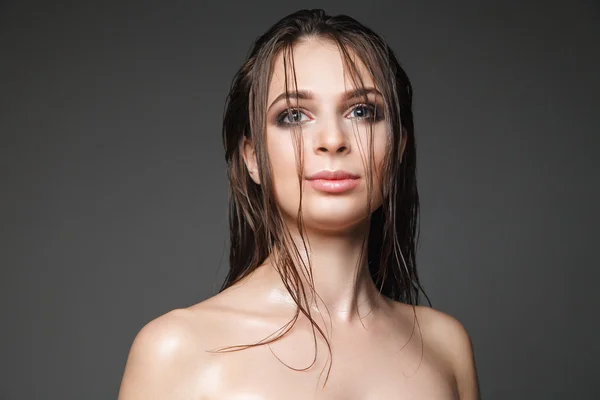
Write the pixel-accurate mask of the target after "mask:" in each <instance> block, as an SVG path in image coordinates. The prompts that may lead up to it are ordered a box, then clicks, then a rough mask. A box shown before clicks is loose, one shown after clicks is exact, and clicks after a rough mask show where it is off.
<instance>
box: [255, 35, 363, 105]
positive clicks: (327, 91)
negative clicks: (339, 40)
mask: <svg viewBox="0 0 600 400" xmlns="http://www.w3.org/2000/svg"><path fill="white" fill-rule="evenodd" d="M292 51H293V63H294V67H293V73H295V81H296V82H294V76H293V75H292V70H291V68H290V65H289V64H290V61H291V60H290V59H289V55H288V56H287V57H288V60H287V64H288V65H287V67H286V69H287V71H286V69H284V59H283V52H279V54H278V55H277V56H276V58H275V62H274V66H273V73H272V77H271V81H270V83H269V94H268V100H267V101H268V104H270V103H271V101H273V99H274V98H275V97H277V96H278V95H279V94H281V93H283V92H284V91H285V73H287V82H288V91H289V92H292V91H294V90H295V89H298V90H310V91H311V92H313V93H314V94H315V96H317V97H336V96H339V95H340V94H342V93H344V92H346V91H349V90H353V89H357V87H356V85H354V83H353V80H352V76H351V74H350V71H349V70H347V69H346V71H345V68H344V55H343V54H342V53H341V51H340V50H339V48H338V47H337V45H336V44H335V43H334V42H332V41H330V40H324V39H314V38H313V39H307V40H303V41H301V42H298V43H296V44H294V46H293V47H292ZM348 53H349V55H350V57H351V58H352V60H353V61H354V64H355V65H356V68H357V69H358V73H359V75H360V77H361V78H362V81H363V84H364V86H365V87H375V85H374V82H373V79H372V77H371V75H370V74H369V72H368V70H367V68H366V66H365V65H364V63H363V62H362V61H361V60H360V58H359V57H357V56H356V55H355V53H354V52H353V51H352V50H351V49H348ZM348 68H350V66H348ZM294 84H297V87H295V86H294ZM357 84H358V85H360V80H359V81H357Z"/></svg>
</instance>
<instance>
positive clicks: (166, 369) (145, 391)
mask: <svg viewBox="0 0 600 400" xmlns="http://www.w3.org/2000/svg"><path fill="white" fill-rule="evenodd" d="M201 309H202V307H195V308H188V309H176V310H173V311H170V312H168V313H166V314H164V315H162V316H160V317H158V318H156V319H154V320H152V321H150V322H148V323H147V324H146V325H145V326H144V327H143V328H142V329H141V330H140V331H139V333H138V334H137V335H136V337H135V339H134V341H133V344H132V345H131V349H130V351H129V356H128V358H127V363H126V366H125V372H124V374H123V379H122V382H121V388H120V392H119V400H134V399H148V398H153V399H163V398H164V399H180V398H181V399H184V398H185V399H189V398H192V397H197V393H198V388H197V377H198V373H201V369H202V368H205V367H206V365H207V364H208V361H209V354H208V353H207V352H206V351H205V350H206V347H207V346H208V343H209V342H210V341H211V337H213V336H214V335H215V332H214V329H213V328H212V327H211V324H210V321H209V320H210V317H209V313H206V312H202V311H201Z"/></svg>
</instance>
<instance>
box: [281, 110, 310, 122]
mask: <svg viewBox="0 0 600 400" xmlns="http://www.w3.org/2000/svg"><path fill="white" fill-rule="evenodd" d="M303 115H304V116H305V117H306V114H304V113H303V112H302V111H300V109H299V108H290V109H287V110H285V111H284V112H282V113H281V114H279V116H278V117H277V125H283V126H285V125H297V124H300V123H302V122H305V121H306V119H302V116H303ZM307 118H308V117H307Z"/></svg>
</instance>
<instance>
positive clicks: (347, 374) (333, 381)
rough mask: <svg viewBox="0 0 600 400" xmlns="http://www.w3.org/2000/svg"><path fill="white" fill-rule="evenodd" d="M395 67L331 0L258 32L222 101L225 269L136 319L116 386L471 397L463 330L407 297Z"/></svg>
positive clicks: (405, 127) (134, 393)
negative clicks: (179, 303)
mask: <svg viewBox="0 0 600 400" xmlns="http://www.w3.org/2000/svg"><path fill="white" fill-rule="evenodd" d="M411 103H412V89H411V86H410V82H409V80H408V77H407V76H406V74H405V73H404V71H403V70H402V68H401V67H400V65H399V63H398V61H397V60H396V58H395V56H394V54H393V53H392V51H391V50H390V49H389V47H388V46H387V45H386V44H385V43H384V41H383V40H382V39H381V38H380V37H379V36H378V35H376V34H375V33H374V32H372V31H371V30H370V29H368V28H366V27H365V26H363V25H361V24H360V23H358V22H357V21H355V20H354V19H351V18H349V17H347V16H336V17H330V16H328V15H326V14H325V13H324V12H323V11H321V10H310V11H308V10H303V11H299V12H296V13H294V14H291V15H289V16H287V17H285V18H284V19H282V20H281V21H279V22H278V23H277V24H275V25H274V26H273V27H272V28H271V29H269V31H267V32H266V33H265V34H264V35H263V36H261V37H260V38H258V40H257V41H256V43H255V45H254V48H253V50H252V52H251V54H250V56H249V58H248V60H247V61H246V62H245V64H244V65H243V66H242V68H241V69H240V70H239V72H238V74H237V75H236V76H235V78H234V81H233V84H232V87H231V91H230V93H229V96H228V102H227V109H226V112H225V116H224V126H223V137H224V143H225V147H226V159H227V164H228V176H229V180H230V229H231V232H230V241H231V248H230V271H229V275H228V276H227V279H226V282H225V284H224V285H223V288H222V290H221V292H220V293H219V294H217V295H216V296H214V297H212V298H210V299H208V300H206V301H204V302H201V303H199V304H197V305H194V306H192V307H189V308H186V309H179V310H174V311H171V312H169V313H167V314H165V315H163V316H161V317H159V318H157V319H155V320H153V321H151V322H150V323H148V324H147V325H146V326H145V327H144V328H143V329H142V330H141V331H140V333H139V334H138V335H137V337H136V339H135V340H134V343H133V345H132V348H131V351H130V354H129V358H128V361H127V365H126V368H125V373H124V376H123V381H122V384H121V391H120V395H119V399H121V400H132V399H150V398H152V399H169V400H174V399H205V398H206V399H311V398H319V399H405V398H412V399H458V398H460V399H477V398H478V388H477V377H476V372H475V366H474V361H473V356H472V350H471V344H470V340H469V337H468V335H467V333H466V332H465V330H464V328H463V326H462V325H461V324H460V323H459V322H458V321H457V320H455V319H454V318H452V317H450V316H448V315H446V314H443V313H441V312H438V311H435V310H433V309H431V308H429V307H423V306H418V305H417V304H418V302H419V292H420V291H421V286H420V284H419V279H418V276H417V271H416V269H415V243H416V233H417V216H418V193H417V187H416V179H415V166H416V158H415V157H416V149H415V141H414V128H413V120H412V111H411Z"/></svg>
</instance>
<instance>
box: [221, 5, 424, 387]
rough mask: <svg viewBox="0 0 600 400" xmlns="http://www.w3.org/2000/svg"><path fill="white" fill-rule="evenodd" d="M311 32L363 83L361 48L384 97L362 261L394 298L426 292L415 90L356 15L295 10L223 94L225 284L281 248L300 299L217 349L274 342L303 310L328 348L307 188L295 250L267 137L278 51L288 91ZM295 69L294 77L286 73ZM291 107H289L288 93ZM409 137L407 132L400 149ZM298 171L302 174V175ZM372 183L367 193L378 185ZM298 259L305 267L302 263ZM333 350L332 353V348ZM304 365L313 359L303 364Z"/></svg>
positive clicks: (279, 256) (281, 262)
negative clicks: (249, 154)
mask: <svg viewBox="0 0 600 400" xmlns="http://www.w3.org/2000/svg"><path fill="white" fill-rule="evenodd" d="M312 38H316V39H322V40H327V41H330V42H332V43H334V44H336V45H337V47H338V49H339V51H340V53H341V54H342V59H343V61H344V73H349V75H350V77H351V78H352V81H353V83H354V84H355V86H356V87H362V88H363V89H364V85H363V82H362V77H361V75H360V73H359V70H358V67H357V65H356V62H355V57H358V59H360V61H361V62H362V63H363V64H364V65H365V66H366V69H367V71H368V73H369V74H370V75H371V77H372V79H373V82H374V84H375V85H376V87H377V88H378V89H379V91H380V92H381V94H382V96H383V99H384V116H385V121H386V127H387V128H386V129H387V139H386V140H387V145H386V154H385V157H384V160H383V163H382V166H381V171H382V173H381V182H380V183H381V185H380V187H381V190H382V193H381V194H382V196H381V197H382V199H383V203H382V205H381V206H380V207H378V208H377V209H376V210H374V211H373V212H371V210H370V204H371V195H370V196H369V201H368V203H369V206H368V210H365V212H366V215H365V216H366V217H367V218H370V228H369V232H368V236H366V237H365V245H364V246H363V248H366V253H364V254H363V255H362V257H361V259H362V260H361V263H362V264H363V265H364V260H365V258H364V257H365V254H366V261H367V265H368V268H369V274H370V276H371V278H372V279H373V282H374V284H375V286H376V288H377V289H378V290H379V292H380V293H381V294H382V295H384V296H386V297H388V298H390V299H393V300H396V301H401V302H404V303H407V304H410V305H413V306H415V305H417V304H419V299H420V297H419V295H420V293H422V294H425V293H424V291H423V288H422V286H421V284H420V281H419V277H418V274H417V269H416V260H415V252H416V245H417V241H418V231H419V226H418V224H419V219H418V217H419V195H418V191H417V181H416V146H415V136H414V123H413V113H412V96H413V92H412V86H411V83H410V81H409V79H408V76H407V75H406V73H405V71H404V70H403V69H402V68H401V66H400V63H399V62H398V60H397V59H396V57H395V55H394V53H393V51H392V50H391V48H390V47H389V46H388V45H387V44H386V42H385V41H384V40H383V38H382V37H381V36H379V35H378V34H376V33H375V32H373V31H372V30H371V29H369V28H368V27H366V26H364V25H363V24H361V23H359V22H358V21H356V20H355V19H353V18H351V17H348V16H345V15H337V16H330V15H327V14H326V13H325V12H324V11H323V10H301V11H297V12H295V13H293V14H290V15H288V16H286V17H284V18H283V19H281V20H280V21H278V22H277V23H276V24H274V25H273V26H272V27H271V28H270V29H269V30H268V31H267V32H265V33H264V34H263V35H262V36H260V37H258V38H257V39H256V41H255V42H254V45H253V46H252V48H251V50H250V53H249V55H248V57H247V60H246V61H245V63H244V64H243V65H242V67H241V68H240V69H239V70H238V72H237V73H236V75H235V77H234V79H233V82H232V85H231V88H230V91H229V94H228V96H227V101H226V107H225V113H224V120H223V142H224V146H225V159H226V162H227V174H228V178H229V228H230V238H229V240H230V250H229V272H228V274H227V277H226V279H225V282H224V283H223V285H222V287H221V291H223V290H225V289H227V288H228V287H230V286H231V285H233V284H235V283H236V282H238V281H239V280H241V279H243V278H244V277H246V276H248V275H249V274H250V273H252V272H253V271H254V270H255V269H256V268H257V267H259V266H260V265H261V264H262V263H264V261H265V260H266V258H267V257H268V256H269V255H272V254H276V258H275V262H274V264H275V269H276V270H277V272H278V273H279V275H280V276H281V279H282V281H283V284H284V285H285V287H286V288H287V289H288V291H289V292H290V295H291V296H292V298H293V299H294V301H295V303H296V304H297V312H296V314H295V317H294V318H293V319H292V320H291V321H290V323H289V324H287V325H286V326H284V327H282V329H280V330H279V331H278V332H276V333H275V336H274V337H268V338H265V339H264V340H263V341H260V342H258V343H254V344H248V345H240V346H229V347H227V348H223V349H221V350H227V351H232V350H242V349H245V348H248V347H253V346H258V345H264V344H268V343H272V342H273V341H275V340H277V339H279V338H281V337H282V336H283V335H285V333H287V332H288V331H289V330H290V329H291V328H292V326H293V324H294V323H295V321H296V320H297V319H298V316H299V314H300V313H302V314H304V315H305V316H306V317H307V318H308V319H309V320H310V322H311V323H312V327H313V333H315V329H316V331H318V332H319V334H320V335H321V336H322V337H323V338H324V339H325V341H326V342H327V345H328V347H329V342H328V340H327V337H326V335H325V334H324V333H323V331H322V330H321V329H320V327H319V326H318V325H317V324H316V323H315V321H314V320H313V318H312V317H311V314H310V312H309V310H308V307H309V304H308V300H307V291H308V292H309V294H312V295H315V296H318V294H317V293H315V291H314V287H313V285H312V279H311V275H310V271H311V270H310V257H308V264H309V265H308V267H307V266H306V265H304V264H305V263H304V261H303V258H302V257H300V255H301V254H302V252H305V254H308V250H307V248H306V242H305V241H304V235H303V224H302V218H301V207H302V195H300V206H299V209H298V218H297V221H298V230H299V232H300V235H301V237H302V239H303V243H304V249H298V247H297V246H296V245H295V244H294V241H293V240H292V236H291V234H290V231H289V229H288V228H287V226H286V224H285V223H284V220H283V217H282V213H281V211H280V210H279V209H278V206H277V204H276V199H275V195H274V190H273V184H272V174H271V170H272V168H271V165H270V163H269V157H268V154H267V150H266V143H265V133H266V110H267V95H268V88H269V83H270V80H271V77H272V74H273V69H274V64H275V60H276V57H277V56H278V55H280V54H281V55H283V60H284V63H283V64H284V68H285V70H286V71H285V74H284V75H285V89H286V93H288V94H289V89H288V88H289V86H292V87H295V74H294V72H293V71H294V65H293V46H294V45H295V44H297V43H299V42H301V41H304V40H306V39H312ZM290 71H291V76H292V79H291V82H288V75H289V72H290ZM365 97H366V95H365ZM288 107H289V108H290V109H293V106H292V105H291V104H290V98H289V97H288ZM288 112H290V111H288ZM298 129H299V128H298ZM296 130H297V129H296ZM296 133H297V132H296ZM371 135H372V126H371ZM245 139H247V140H249V141H250V143H251V144H252V146H253V147H254V151H255V154H256V159H257V164H258V168H259V171H258V172H259V176H260V184H257V183H255V182H254V181H253V180H252V179H251V177H250V175H249V171H248V169H247V167H246V164H245V162H244V158H243V146H244V141H245ZM403 139H404V140H405V141H406V143H405V148H404V152H402V140H403ZM370 143H372V140H371V141H370ZM370 147H371V148H370V150H369V157H368V160H369V162H367V164H368V168H369V171H371V168H372V166H371V162H370V161H371V160H372V151H373V149H372V144H370ZM296 154H297V162H298V164H299V166H300V170H301V168H302V166H303V160H302V154H301V149H297V153H296ZM298 178H299V180H301V176H300V174H299V177H298ZM368 178H369V179H368V182H367V185H368V186H369V187H372V179H373V178H372V174H371V173H369V176H368ZM368 192H369V193H370V194H371V192H372V191H371V190H368ZM364 250H365V249H363V251H364ZM300 265H302V266H303V267H305V268H304V269H303V268H299V266H300ZM357 269H358V268H357ZM304 271H308V275H309V276H308V278H309V279H308V282H309V284H308V287H305V286H306V285H304V284H303V283H302V279H301V275H300V274H304V273H305V272H304ZM305 276H306V274H305ZM425 297H427V296H426V295H425ZM427 300H428V301H429V299H427ZM413 310H414V307H413ZM415 318H416V313H415ZM315 346H316V336H315ZM329 351H330V352H331V348H330V347H329ZM315 361H316V351H315ZM313 364H314V362H313ZM311 366H312V364H311ZM290 368H292V367H290ZM308 368H310V366H309V367H307V368H303V370H304V369H308ZM330 368H331V364H330ZM293 369H296V368H293ZM328 374H329V373H328ZM326 381H327V380H326ZM326 381H325V382H326Z"/></svg>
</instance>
